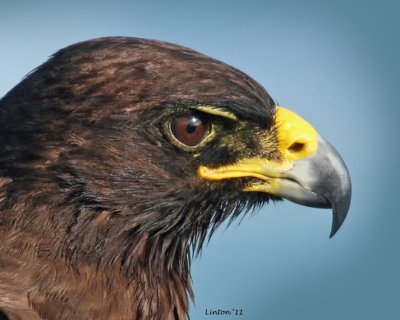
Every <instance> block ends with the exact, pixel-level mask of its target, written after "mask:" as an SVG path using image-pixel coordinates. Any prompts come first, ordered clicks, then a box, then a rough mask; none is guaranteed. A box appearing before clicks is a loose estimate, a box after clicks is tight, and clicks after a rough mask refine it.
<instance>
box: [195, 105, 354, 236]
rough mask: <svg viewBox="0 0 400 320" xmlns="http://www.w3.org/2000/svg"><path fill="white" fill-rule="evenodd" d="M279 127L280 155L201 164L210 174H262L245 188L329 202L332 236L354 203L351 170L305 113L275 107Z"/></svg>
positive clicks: (309, 202)
mask: <svg viewBox="0 0 400 320" xmlns="http://www.w3.org/2000/svg"><path fill="white" fill-rule="evenodd" d="M275 130H276V133H277V140H278V146H279V147H278V148H279V152H280V154H281V157H282V159H281V160H280V161H273V160H268V159H264V158H247V159H243V160H240V161H239V162H237V163H235V164H232V165H227V166H222V167H219V168H208V167H205V166H200V167H199V170H198V175H199V176H200V177H201V178H203V179H207V180H223V179H232V178H243V177H253V178H258V180H257V182H254V183H252V184H250V185H248V186H246V187H245V189H244V190H243V191H246V192H265V193H268V194H271V195H274V196H278V197H282V198H285V199H288V200H290V201H293V202H295V203H298V204H301V205H305V206H309V207H316V208H331V209H332V211H333V221H332V229H331V234H330V237H332V236H333V235H334V234H335V233H336V232H337V231H338V230H339V228H340V226H341V225H342V224H343V222H344V220H345V218H346V215H347V212H348V210H349V207H350V200H351V181H350V175H349V172H348V170H347V168H346V165H345V164H344V162H343V160H342V158H341V157H340V155H339V154H338V152H337V151H336V150H335V149H334V148H333V147H332V146H331V145H330V144H329V143H328V142H327V141H325V140H324V139H323V138H322V137H320V136H319V135H318V134H317V132H316V131H315V129H314V128H313V127H312V126H311V125H310V124H309V123H308V122H306V121H305V120H304V119H302V118H301V117H299V116H298V115H296V114H295V113H293V112H292V111H290V110H288V109H285V108H282V107H279V106H278V107H277V111H276V115H275Z"/></svg>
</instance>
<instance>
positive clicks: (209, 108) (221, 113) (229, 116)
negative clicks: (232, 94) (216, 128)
mask: <svg viewBox="0 0 400 320" xmlns="http://www.w3.org/2000/svg"><path fill="white" fill-rule="evenodd" d="M192 109H195V110H199V111H202V112H205V113H208V114H212V115H214V116H219V117H224V118H227V119H230V120H234V121H236V120H237V117H236V116H235V115H234V114H233V113H231V112H227V111H225V110H223V109H221V108H217V107H213V106H194V107H192Z"/></svg>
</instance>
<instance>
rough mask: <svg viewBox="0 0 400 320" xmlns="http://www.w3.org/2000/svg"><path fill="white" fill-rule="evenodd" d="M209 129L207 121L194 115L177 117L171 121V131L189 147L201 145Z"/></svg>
mask: <svg viewBox="0 0 400 320" xmlns="http://www.w3.org/2000/svg"><path fill="white" fill-rule="evenodd" d="M207 129H208V128H207V123H206V122H205V121H204V120H203V119H201V118H200V117H198V116H194V115H188V116H186V115H185V116H180V117H177V118H175V119H174V120H173V121H172V123H171V131H172V134H173V135H174V137H175V138H176V139H177V140H178V141H179V142H180V143H182V144H184V145H186V146H189V147H194V146H197V145H199V144H200V143H201V141H202V140H203V138H204V136H205V135H206V133H207Z"/></svg>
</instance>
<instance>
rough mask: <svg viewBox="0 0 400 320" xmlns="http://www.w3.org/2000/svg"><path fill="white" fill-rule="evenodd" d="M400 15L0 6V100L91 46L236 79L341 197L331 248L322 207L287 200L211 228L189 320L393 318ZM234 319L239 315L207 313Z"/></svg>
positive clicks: (175, 4)
mask: <svg viewBox="0 0 400 320" xmlns="http://www.w3.org/2000/svg"><path fill="white" fill-rule="evenodd" d="M145 3H146V4H145ZM397 3H398V2H397ZM399 12H400V4H396V1H387V0H382V1H354V0H347V1H315V2H313V1H268V0H267V1H261V0H260V1H251V0H248V1H234V0H230V1H215V0H214V1H205V0H203V1H173V0H169V1H147V2H144V1H141V2H139V1H120V0H114V1H75V0H72V1H58V2H56V1H40V0H37V1H30V2H28V1H18V0H14V1H12V2H11V1H9V2H8V3H7V4H6V3H5V1H2V2H1V3H0V41H1V42H0V43H1V45H0V49H1V50H0V96H3V95H4V94H5V93H6V92H7V91H8V90H10V89H11V88H12V87H13V86H14V85H16V84H17V83H18V82H19V81H20V80H21V79H22V78H23V76H24V75H25V74H27V73H28V72H29V71H31V70H32V69H34V68H35V67H36V66H38V65H39V64H41V63H43V62H44V61H45V60H46V59H47V57H48V56H49V55H51V54H52V53H54V52H55V51H56V50H58V49H60V48H62V47H64V46H67V45H69V44H72V43H74V42H78V41H82V40H86V39H90V38H96V37H101V36H112V35H125V36H135V37H144V38H153V39H160V40H164V41H169V42H173V43H178V44H181V45H184V46H188V47H191V48H193V49H195V50H198V51H200V52H203V53H205V54H207V55H209V56H212V57H214V58H217V59H220V60H222V61H224V62H226V63H228V64H231V65H233V66H235V67H237V68H239V69H241V70H242V71H244V72H246V73H247V74H249V75H250V76H251V77H253V78H254V79H256V80H257V81H258V82H260V83H261V84H262V85H263V86H264V87H265V88H266V89H267V90H268V92H269V93H270V94H271V95H272V97H273V98H274V99H275V100H276V101H277V102H279V104H281V105H283V106H287V107H290V108H291V109H293V110H295V111H296V112H297V113H299V114H300V115H302V116H303V117H304V118H306V119H307V120H308V121H309V122H311V123H312V124H313V125H314V127H315V128H316V129H317V130H318V131H319V133H320V134H321V135H322V136H324V137H325V138H326V139H327V140H329V141H330V142H331V143H332V144H333V145H334V146H335V147H336V149H337V150H338V151H339V152H340V153H341V155H342V157H343V158H344V160H345V162H346V164H347V166H348V168H349V171H350V174H351V177H352V182H353V200H352V205H351V208H350V212H349V215H348V218H347V220H346V221H345V223H344V225H343V227H342V229H341V230H340V231H339V232H338V233H337V235H336V236H335V237H334V238H332V239H329V238H328V236H329V232H330V226H331V213H330V211H329V210H322V209H313V208H306V207H301V206H298V205H295V204H291V203H289V202H286V201H285V202H280V203H277V204H270V205H269V206H266V207H264V208H263V209H262V210H260V211H259V212H258V213H256V214H254V215H252V216H251V217H250V216H249V218H247V217H246V218H245V219H244V220H243V221H242V223H241V224H240V225H238V224H233V225H232V226H230V227H229V228H228V229H226V230H225V228H221V229H220V230H219V232H217V233H216V234H215V236H214V237H213V238H212V240H211V242H210V243H209V244H208V246H207V248H205V250H204V252H203V254H202V256H201V258H200V259H197V260H195V261H194V263H193V266H192V276H193V282H194V291H195V294H196V303H195V305H192V306H191V311H190V315H191V319H192V320H207V319H210V320H212V319H232V320H233V319H241V320H263V319H268V320H330V319H341V320H347V319H352V320H353V319H363V320H369V319H371V320H376V319H385V320H386V319H400V250H399V245H400V233H399V231H398V229H399V227H400V212H399V208H398V202H397V199H398V197H399V187H398V186H399V183H398V180H399V173H398V167H399V147H400V145H399V132H398V130H399V119H400V109H399V107H400V106H399V98H398V95H399V92H400V86H399V75H400V72H399V71H400V62H399V57H400V43H399V42H400V20H399V18H398V17H399ZM233 308H236V309H242V311H243V315H242V316H209V315H208V316H207V315H205V312H206V309H208V310H210V309H214V310H215V309H224V310H228V309H233Z"/></svg>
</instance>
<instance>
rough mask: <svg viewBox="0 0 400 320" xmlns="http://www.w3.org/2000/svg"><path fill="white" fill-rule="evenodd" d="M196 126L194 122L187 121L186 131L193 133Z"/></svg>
mask: <svg viewBox="0 0 400 320" xmlns="http://www.w3.org/2000/svg"><path fill="white" fill-rule="evenodd" d="M196 128H197V126H196V125H194V124H192V123H189V124H188V125H187V127H186V132H187V133H189V134H190V133H193V132H195V131H196Z"/></svg>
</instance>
